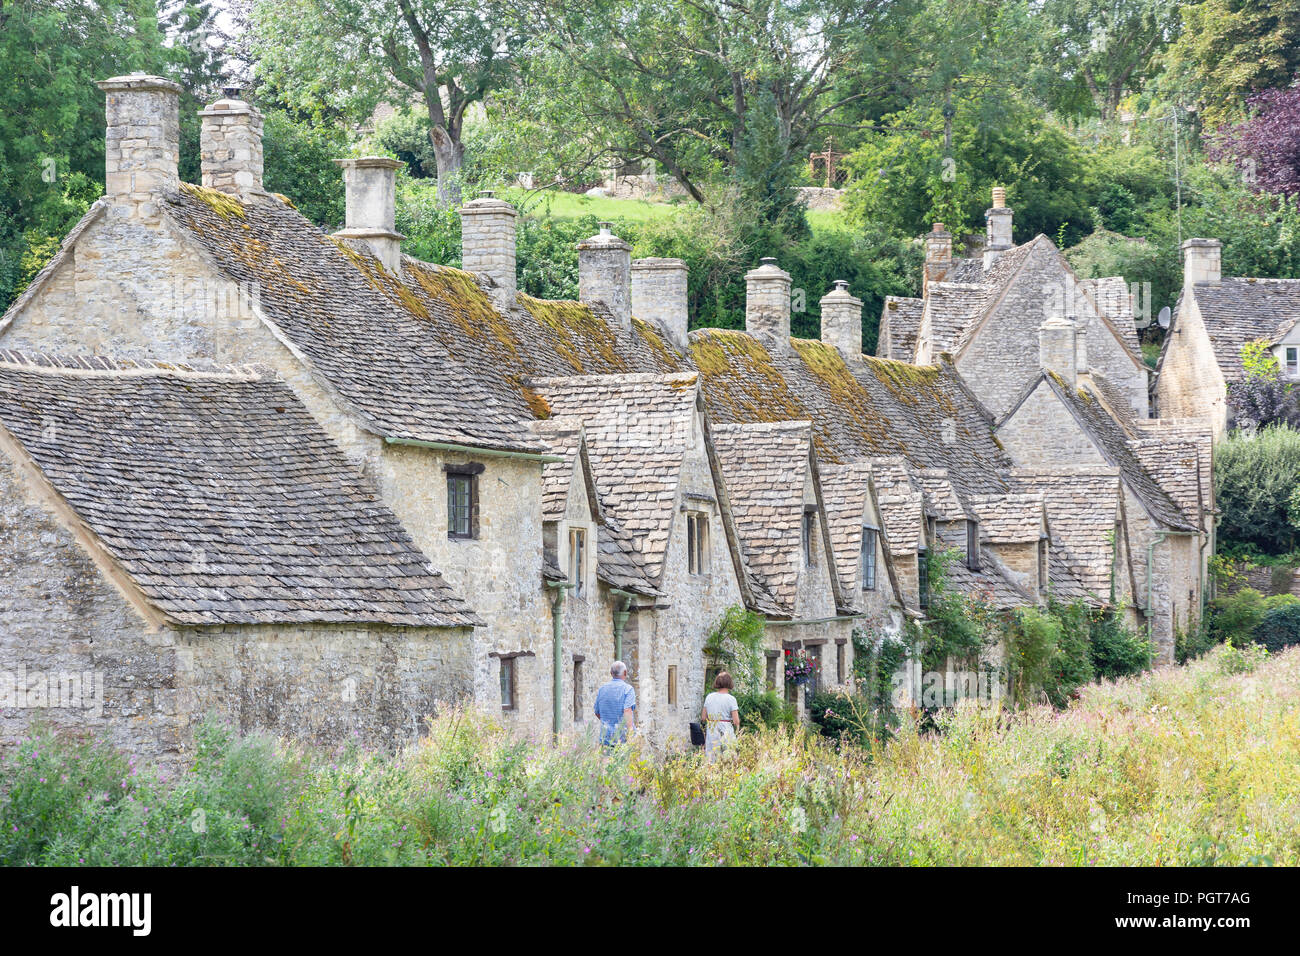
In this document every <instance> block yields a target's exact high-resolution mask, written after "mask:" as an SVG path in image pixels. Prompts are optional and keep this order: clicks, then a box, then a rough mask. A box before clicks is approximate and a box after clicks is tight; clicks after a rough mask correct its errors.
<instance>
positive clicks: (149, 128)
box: [95, 73, 181, 221]
mask: <svg viewBox="0 0 1300 956" xmlns="http://www.w3.org/2000/svg"><path fill="white" fill-rule="evenodd" d="M95 85H96V86H98V87H99V88H100V89H101V90H103V91H104V94H105V98H104V118H105V121H106V129H105V133H104V184H105V190H104V192H105V195H106V197H107V198H108V200H109V201H110V202H111V203H112V204H113V206H114V207H116V208H118V209H120V210H122V211H123V212H124V213H125V214H126V215H128V216H130V217H132V218H135V219H140V220H147V221H154V220H156V219H157V218H158V210H159V206H160V204H159V202H158V200H159V198H160V197H161V196H163V195H165V194H166V193H169V192H171V191H172V190H173V189H175V188H176V187H177V186H178V185H179V184H180V177H179V175H178V174H177V171H176V170H177V165H178V163H179V161H180V140H181V122H180V106H179V103H180V100H179V95H180V91H181V87H180V84H179V83H173V82H172V81H171V80H168V79H164V78H163V77H161V76H150V75H148V74H145V73H132V74H130V75H127V76H114V77H111V78H109V79H107V80H100V81H99V82H97V83H96V84H95Z"/></svg>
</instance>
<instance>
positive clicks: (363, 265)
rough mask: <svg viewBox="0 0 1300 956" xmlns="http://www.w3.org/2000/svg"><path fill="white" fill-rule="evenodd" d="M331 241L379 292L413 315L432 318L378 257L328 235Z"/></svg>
mask: <svg viewBox="0 0 1300 956" xmlns="http://www.w3.org/2000/svg"><path fill="white" fill-rule="evenodd" d="M326 238H328V239H329V240H330V242H332V243H334V245H335V246H336V247H337V248H338V250H339V252H341V253H343V255H344V256H345V257H347V259H348V261H350V262H351V263H352V264H353V265H354V266H356V267H357V270H358V271H359V272H360V273H361V274H362V275H363V276H365V277H366V281H367V282H369V283H370V285H371V286H372V287H373V288H374V289H375V290H376V291H378V292H382V293H383V294H384V295H386V296H388V298H389V299H391V300H392V301H393V302H394V303H396V304H397V305H399V306H401V307H402V308H404V309H406V310H407V311H408V312H410V313H412V314H413V315H417V316H419V317H420V318H422V319H426V320H428V319H430V318H431V317H430V315H429V310H428V309H426V308H425V307H424V303H423V302H421V301H420V300H419V299H417V298H416V297H415V293H413V292H412V291H411V290H410V289H408V288H407V287H406V286H405V285H403V284H402V282H401V280H399V279H397V278H396V277H395V276H391V275H389V274H388V272H387V270H385V269H384V267H383V265H381V264H380V262H379V260H378V259H375V258H373V257H371V256H363V255H362V254H361V253H359V252H357V251H356V250H355V249H353V248H352V247H351V246H350V245H348V244H347V243H346V242H344V241H343V240H342V239H339V238H337V237H335V236H327V237H326Z"/></svg>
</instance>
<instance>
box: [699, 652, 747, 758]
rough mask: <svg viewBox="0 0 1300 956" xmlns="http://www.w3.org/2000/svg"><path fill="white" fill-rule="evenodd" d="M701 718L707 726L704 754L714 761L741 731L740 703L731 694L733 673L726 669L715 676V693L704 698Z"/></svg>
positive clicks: (705, 726)
mask: <svg viewBox="0 0 1300 956" xmlns="http://www.w3.org/2000/svg"><path fill="white" fill-rule="evenodd" d="M700 720H702V721H703V722H704V728H705V737H704V754H705V756H706V757H707V758H708V761H709V763H713V762H714V761H715V760H717V759H718V754H720V753H722V751H723V750H725V749H726V748H727V747H728V746H730V744H731V742H732V741H733V740H735V738H736V734H737V733H738V732H739V731H740V705H739V704H738V703H736V698H734V697H732V696H731V675H730V674H728V673H727V672H726V671H723V672H722V673H720V674H719V675H718V676H717V677H715V678H713V693H712V694H710V695H709V696H708V697H706V698H704V709H703V710H702V711H700Z"/></svg>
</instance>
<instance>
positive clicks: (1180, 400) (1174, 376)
mask: <svg viewBox="0 0 1300 956" xmlns="http://www.w3.org/2000/svg"><path fill="white" fill-rule="evenodd" d="M1226 388H1227V385H1226V383H1225V381H1224V378H1223V372H1222V371H1221V370H1220V369H1219V363H1218V361H1217V360H1216V359H1215V357H1214V348H1213V346H1211V344H1210V337H1209V334H1208V333H1207V332H1206V330H1205V323H1204V322H1203V321H1202V320H1201V313H1200V309H1198V308H1197V306H1196V298H1195V296H1194V295H1193V294H1190V293H1189V292H1187V291H1184V293H1183V300H1182V305H1181V307H1180V308H1179V310H1178V317H1177V320H1176V321H1175V323H1174V326H1173V328H1172V329H1170V331H1169V344H1168V346H1166V349H1165V356H1164V359H1163V361H1162V362H1161V363H1160V376H1159V377H1158V378H1157V379H1156V402H1157V404H1158V405H1159V412H1160V417H1161V418H1194V419H1197V420H1198V421H1202V422H1206V423H1208V424H1209V425H1210V426H1211V427H1212V428H1213V430H1214V436H1215V438H1216V439H1218V438H1221V437H1222V436H1223V434H1224V432H1225V431H1226V430H1227V426H1228V404H1227V395H1226Z"/></svg>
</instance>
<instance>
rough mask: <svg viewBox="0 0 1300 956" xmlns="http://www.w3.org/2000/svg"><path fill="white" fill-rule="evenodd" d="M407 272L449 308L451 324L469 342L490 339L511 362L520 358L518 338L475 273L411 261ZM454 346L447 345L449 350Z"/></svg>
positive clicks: (428, 293)
mask: <svg viewBox="0 0 1300 956" xmlns="http://www.w3.org/2000/svg"><path fill="white" fill-rule="evenodd" d="M406 268H407V269H408V271H409V272H410V273H411V275H413V276H414V277H415V281H416V284H417V285H419V287H420V288H421V289H422V290H424V292H425V293H426V294H427V295H428V296H429V297H430V298H433V299H436V300H437V301H439V302H441V303H442V304H443V305H445V306H446V307H447V311H448V313H449V314H450V315H451V318H452V320H453V321H454V322H455V323H456V325H457V326H458V327H459V328H460V330H461V332H462V333H464V335H465V336H466V337H467V338H469V339H481V338H482V337H483V336H484V335H490V336H492V338H494V339H495V340H496V341H497V342H498V343H499V344H500V345H501V347H502V348H504V349H505V350H506V351H507V352H509V353H510V355H511V357H512V358H515V359H518V358H519V357H520V345H521V343H520V341H519V337H518V336H517V335H516V334H515V330H514V329H512V328H511V327H510V323H509V322H508V321H506V318H505V316H503V315H502V314H501V313H500V312H499V311H498V310H497V309H496V307H495V306H493V305H492V300H491V299H489V298H488V295H487V293H486V292H484V291H483V288H482V286H480V285H479V284H478V280H476V279H475V278H474V275H473V273H470V272H465V271H464V270H462V269H453V268H451V267H450V266H440V267H438V268H436V269H433V268H429V267H428V266H425V265H421V264H417V263H414V262H410V261H409V260H408V262H407V264H406ZM454 344H455V343H448V345H449V347H450V346H452V345H454Z"/></svg>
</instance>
